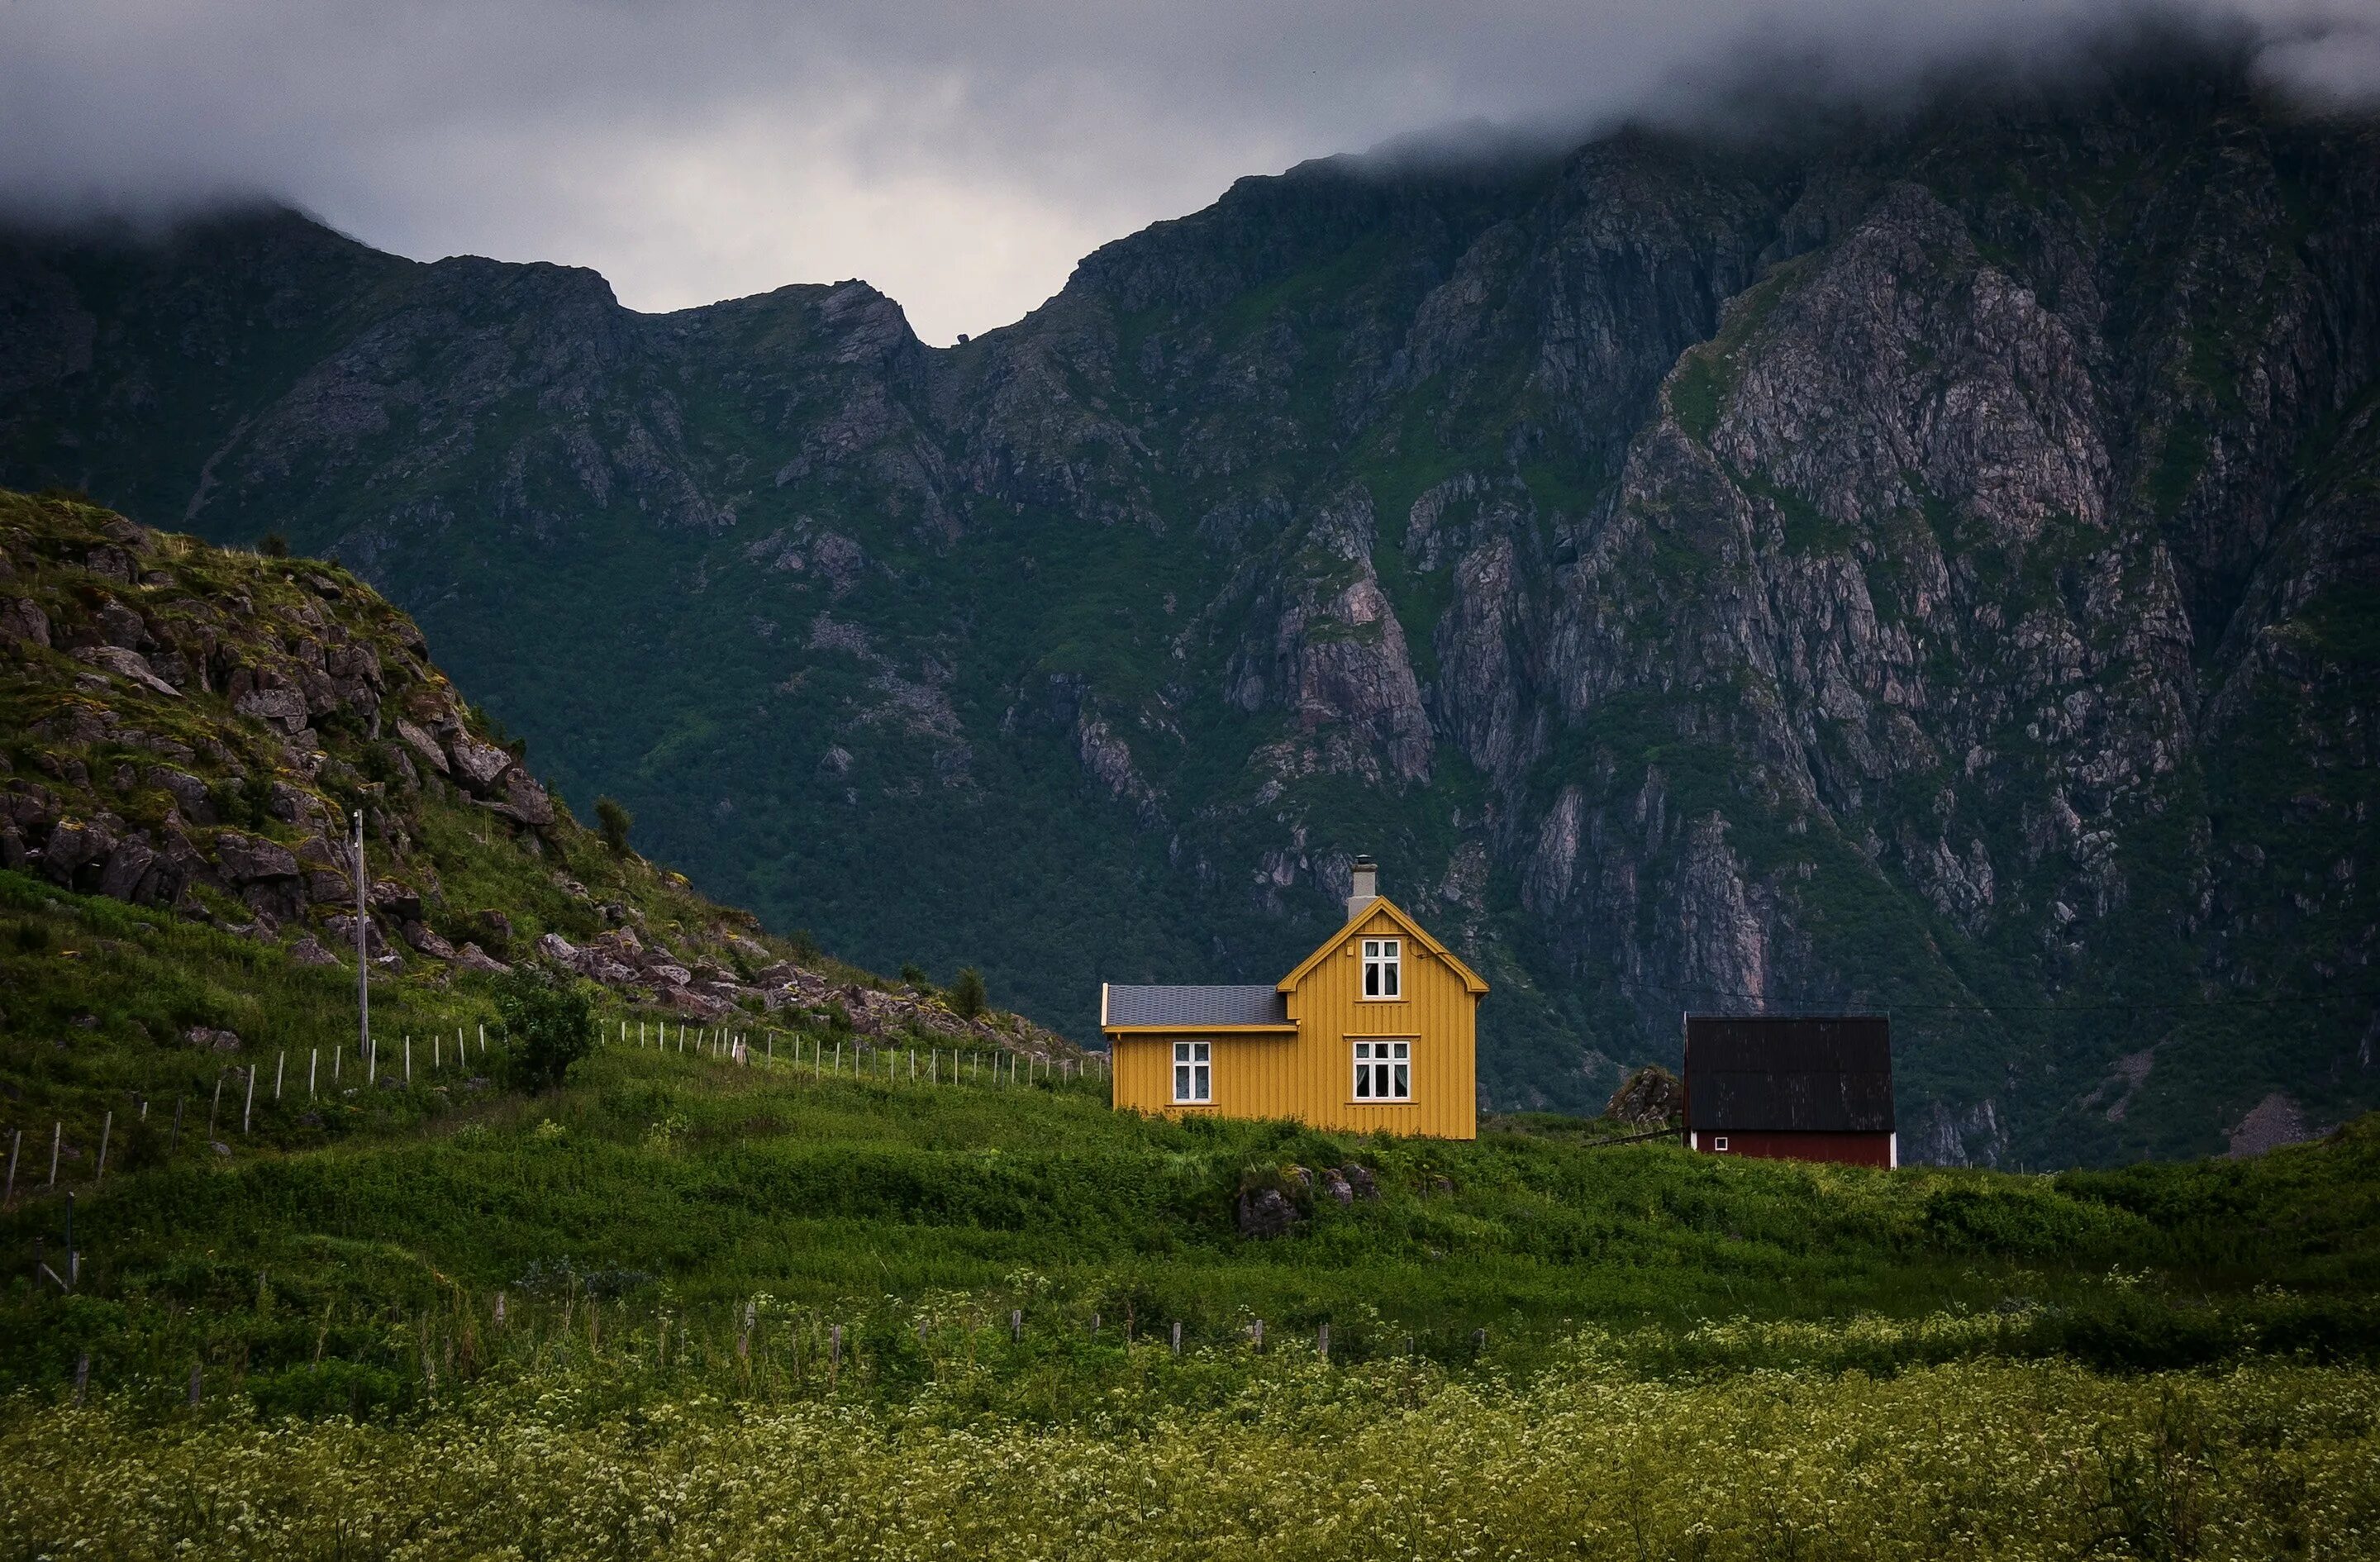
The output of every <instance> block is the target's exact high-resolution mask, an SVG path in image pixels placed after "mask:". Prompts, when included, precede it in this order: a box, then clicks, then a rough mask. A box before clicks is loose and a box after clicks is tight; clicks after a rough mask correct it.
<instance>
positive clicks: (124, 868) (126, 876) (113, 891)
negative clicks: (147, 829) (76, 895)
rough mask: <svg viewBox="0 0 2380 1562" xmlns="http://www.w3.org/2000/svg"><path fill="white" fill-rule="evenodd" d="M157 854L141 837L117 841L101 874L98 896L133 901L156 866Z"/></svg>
mask: <svg viewBox="0 0 2380 1562" xmlns="http://www.w3.org/2000/svg"><path fill="white" fill-rule="evenodd" d="M156 861H157V853H156V852H155V851H154V850H152V848H150V845H149V843H148V842H147V841H145V840H142V839H140V837H138V836H134V837H131V838H129V839H126V840H121V841H118V842H117V843H116V844H115V850H114V851H112V852H109V853H108V855H107V864H106V866H104V867H103V868H102V869H101V870H100V872H99V893H100V894H102V895H104V896H106V897H108V898H109V899H111V900H134V899H138V898H139V896H138V895H137V894H136V892H137V891H138V890H139V889H140V884H141V881H142V880H144V879H146V878H147V877H148V876H149V872H150V870H151V868H152V867H153V866H155V864H156Z"/></svg>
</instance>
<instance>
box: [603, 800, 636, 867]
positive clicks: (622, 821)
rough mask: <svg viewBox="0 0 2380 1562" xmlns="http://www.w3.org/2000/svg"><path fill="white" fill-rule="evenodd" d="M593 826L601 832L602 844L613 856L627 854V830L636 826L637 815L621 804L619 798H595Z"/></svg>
mask: <svg viewBox="0 0 2380 1562" xmlns="http://www.w3.org/2000/svg"><path fill="white" fill-rule="evenodd" d="M595 827H596V828H597V829H598V830H600V831H601V833H602V836H603V844H604V846H605V847H607V848H610V850H611V853H612V855H613V856H614V857H625V856H627V855H628V832H629V831H630V830H633V829H635V828H636V827H637V816H636V815H635V814H633V813H630V812H628V811H627V810H626V809H625V807H623V806H621V804H620V802H619V799H616V798H597V799H595Z"/></svg>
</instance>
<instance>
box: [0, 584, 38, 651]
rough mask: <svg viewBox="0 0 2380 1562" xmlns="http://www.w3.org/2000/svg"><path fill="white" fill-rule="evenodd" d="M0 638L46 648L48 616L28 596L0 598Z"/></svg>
mask: <svg viewBox="0 0 2380 1562" xmlns="http://www.w3.org/2000/svg"><path fill="white" fill-rule="evenodd" d="M0 640H12V641H21V642H23V643H25V644H28V645H38V646H41V647H42V649H44V650H47V649H48V648H49V643H50V616H49V615H48V614H46V613H44V612H42V608H41V604H39V603H36V602H34V601H33V600H32V599H31V598H30V597H21V596H19V597H7V598H5V599H0Z"/></svg>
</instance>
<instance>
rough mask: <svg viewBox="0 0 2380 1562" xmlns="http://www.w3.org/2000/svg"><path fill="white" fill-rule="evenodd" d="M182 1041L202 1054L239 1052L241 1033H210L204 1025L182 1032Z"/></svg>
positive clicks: (194, 1026)
mask: <svg viewBox="0 0 2380 1562" xmlns="http://www.w3.org/2000/svg"><path fill="white" fill-rule="evenodd" d="M182 1040H183V1041H184V1042H186V1043H188V1044H189V1045H191V1046H194V1047H197V1048H198V1049H200V1051H201V1052H237V1051H238V1050H239V1033H238V1032H237V1031H210V1030H209V1029H207V1028H206V1027H205V1026H203V1025H193V1026H191V1027H190V1028H189V1029H188V1030H187V1031H183V1032H182Z"/></svg>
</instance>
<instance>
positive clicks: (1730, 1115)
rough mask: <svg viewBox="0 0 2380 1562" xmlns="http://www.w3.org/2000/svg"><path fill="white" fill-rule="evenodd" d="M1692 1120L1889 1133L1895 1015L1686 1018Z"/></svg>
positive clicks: (1717, 1125)
mask: <svg viewBox="0 0 2380 1562" xmlns="http://www.w3.org/2000/svg"><path fill="white" fill-rule="evenodd" d="M1685 1086H1686V1127H1688V1128H1689V1129H1699V1130H1702V1131H1705V1132H1713V1131H1715V1132H1718V1133H1727V1132H1730V1131H1733V1132H1740V1133H1763V1132H1767V1133H1775V1132H1800V1133H1890V1132H1891V1131H1892V1129H1893V1115H1892V1022H1891V1021H1890V1020H1888V1019H1886V1018H1885V1017H1884V1016H1882V1015H1874V1014H1840V1015H1715V1014H1690V1015H1688V1016H1686V1079H1685Z"/></svg>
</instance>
